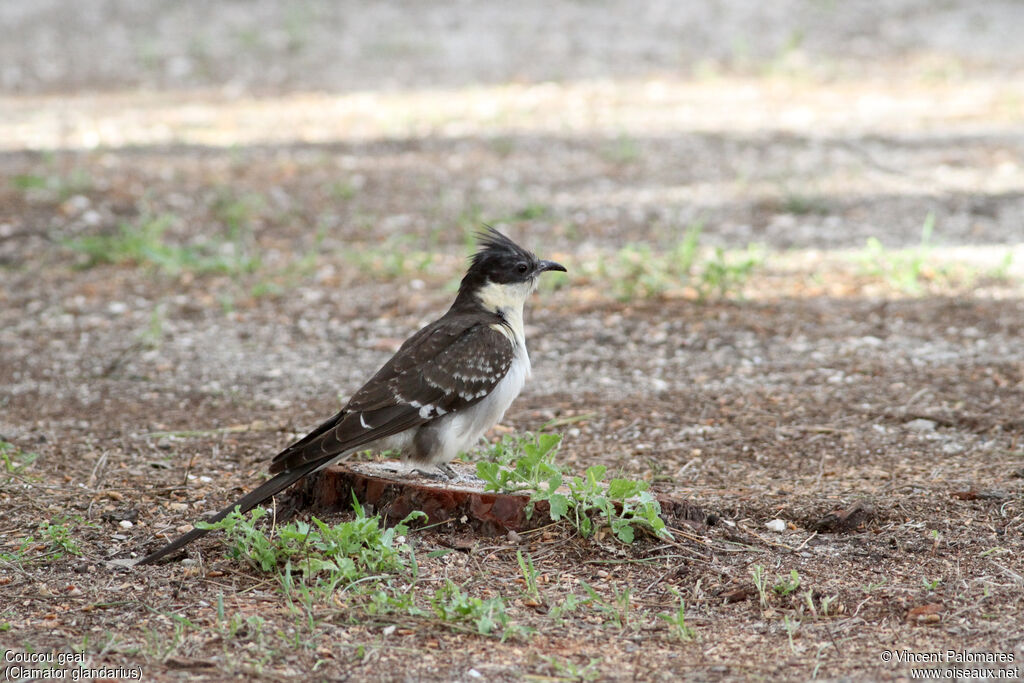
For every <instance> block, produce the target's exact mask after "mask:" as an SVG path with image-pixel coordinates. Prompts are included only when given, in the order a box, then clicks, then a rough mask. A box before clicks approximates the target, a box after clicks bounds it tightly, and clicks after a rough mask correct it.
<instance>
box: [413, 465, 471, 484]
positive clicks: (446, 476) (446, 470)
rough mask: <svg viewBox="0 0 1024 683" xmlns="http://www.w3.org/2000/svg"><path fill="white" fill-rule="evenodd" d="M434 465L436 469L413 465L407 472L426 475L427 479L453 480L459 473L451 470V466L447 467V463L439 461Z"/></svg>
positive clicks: (457, 477)
mask: <svg viewBox="0 0 1024 683" xmlns="http://www.w3.org/2000/svg"><path fill="white" fill-rule="evenodd" d="M434 467H436V468H437V469H436V470H425V469H420V468H419V467H416V466H413V467H412V468H411V469H409V471H408V472H409V474H418V475H420V476H421V477H426V478H427V479H434V480H436V481H453V480H455V479H459V473H458V472H456V471H455V470H453V469H452V468H451V467H449V466H448V463H441V464H439V465H435V466H434Z"/></svg>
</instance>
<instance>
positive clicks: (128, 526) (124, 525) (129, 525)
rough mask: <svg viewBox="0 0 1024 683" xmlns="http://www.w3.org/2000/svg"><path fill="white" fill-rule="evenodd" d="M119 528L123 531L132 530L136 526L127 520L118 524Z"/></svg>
mask: <svg viewBox="0 0 1024 683" xmlns="http://www.w3.org/2000/svg"><path fill="white" fill-rule="evenodd" d="M118 526H119V527H121V528H122V529H131V528H132V527H133V526H135V525H134V524H132V523H131V522H129V521H128V520H127V519H122V520H121V521H120V522H118Z"/></svg>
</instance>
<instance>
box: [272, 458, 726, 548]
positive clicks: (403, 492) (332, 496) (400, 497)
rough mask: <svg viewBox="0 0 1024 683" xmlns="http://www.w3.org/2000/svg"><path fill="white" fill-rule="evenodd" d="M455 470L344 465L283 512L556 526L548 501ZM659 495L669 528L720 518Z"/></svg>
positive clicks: (317, 477)
mask: <svg viewBox="0 0 1024 683" xmlns="http://www.w3.org/2000/svg"><path fill="white" fill-rule="evenodd" d="M451 466H452V468H453V469H454V470H455V471H456V472H457V473H458V474H459V478H458V479H456V480H453V481H441V480H436V479H431V478H427V477H423V476H420V475H417V474H404V473H402V471H401V470H402V468H403V465H402V464H401V463H398V462H394V461H383V462H347V463H341V464H338V465H334V466H332V467H328V468H325V469H323V470H321V471H320V472H317V473H316V474H314V475H312V476H309V477H306V478H305V480H303V481H302V482H301V483H300V484H298V485H297V486H296V487H293V488H292V489H291V490H290V491H289V492H288V494H286V496H285V498H284V499H283V500H282V501H280V502H281V507H282V512H283V514H284V515H285V516H290V515H291V514H294V513H295V512H297V511H299V510H305V511H309V512H312V513H313V514H316V515H325V514H330V513H338V512H347V511H349V510H351V509H352V501H353V500H357V501H359V503H360V504H361V505H363V507H364V508H366V509H367V512H368V513H374V514H379V515H381V516H382V517H384V518H385V520H386V521H387V523H388V524H395V523H397V522H400V521H401V520H402V519H404V518H405V517H406V516H407V515H408V514H409V513H411V512H415V511H417V510H419V511H422V512H423V513H425V514H426V515H427V521H426V522H425V524H443V523H445V522H451V521H456V522H459V523H461V524H465V525H467V526H468V527H469V528H470V529H472V530H473V531H474V532H476V533H478V534H480V535H484V536H497V535H502V534H506V533H508V532H509V531H517V532H519V531H529V530H531V529H536V528H539V527H542V526H545V525H547V524H550V523H551V518H550V517H549V508H548V504H547V502H545V501H537V502H536V503H534V504H533V506H532V509H531V505H530V496H529V494H528V493H496V492H493V491H484V489H483V486H484V482H483V481H482V480H480V479H477V478H476V475H475V468H474V467H473V466H472V465H467V464H463V463H452V465H451ZM656 497H657V498H658V501H659V503H660V504H661V511H662V517H663V518H664V520H665V523H666V524H668V525H669V526H676V527H678V526H679V525H680V524H686V525H688V526H691V527H697V528H699V527H703V526H705V525H709V524H714V522H715V520H716V517H715V515H708V514H707V513H705V512H704V511H703V510H701V509H700V508H699V507H698V506H696V505H694V504H692V503H690V502H689V501H687V500H683V499H679V498H674V497H672V496H667V495H657V494H656ZM417 526H418V525H417Z"/></svg>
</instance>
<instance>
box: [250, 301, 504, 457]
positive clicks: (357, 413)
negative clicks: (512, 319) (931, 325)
mask: <svg viewBox="0 0 1024 683" xmlns="http://www.w3.org/2000/svg"><path fill="white" fill-rule="evenodd" d="M500 324H501V318H499V317H497V316H482V315H480V314H464V315H452V316H445V317H444V318H441V319H440V320H438V321H436V322H434V323H432V324H431V325H428V326H427V327H425V328H423V329H422V330H420V331H419V332H417V333H416V334H415V335H413V336H412V337H411V338H410V339H409V340H408V341H406V343H405V344H403V345H402V348H400V349H399V350H398V352H397V353H396V354H395V355H394V357H392V358H391V360H390V361H388V362H387V363H386V364H385V365H384V367H382V368H381V369H380V370H379V371H378V372H377V374H375V375H374V376H373V378H372V379H370V381H369V382H367V383H366V384H365V385H363V387H362V388H361V389H359V391H357V392H356V393H355V395H354V396H353V397H352V400H350V401H349V403H348V405H346V406H345V407H344V408H343V409H342V410H341V411H340V412H339V413H338V414H337V415H334V416H333V417H332V418H331V419H329V420H327V421H326V422H324V423H323V424H321V425H320V426H318V427H317V428H316V429H314V430H313V431H312V432H310V433H309V434H308V435H307V436H305V437H303V438H302V439H300V440H299V441H297V442H295V443H294V444H292V445H291V446H289V447H288V448H286V449H284V450H283V451H281V452H280V453H278V454H277V455H276V456H275V457H274V459H273V461H272V462H271V465H270V472H271V473H278V472H285V471H288V470H291V469H294V468H297V467H301V466H303V465H304V464H306V463H308V462H310V461H313V460H320V461H322V460H324V459H325V458H329V457H330V456H334V455H337V454H339V453H343V452H345V451H348V450H351V449H353V448H358V447H359V446H362V445H364V444H368V443H371V442H373V441H376V440H377V439H381V438H384V437H386V436H391V435H392V434H397V433H399V432H403V431H405V430H407V429H411V428H413V427H417V426H419V425H422V424H425V423H427V422H429V421H431V420H434V419H437V418H439V417H442V416H443V415H445V414H447V413H449V412H451V411H453V410H459V409H462V408H465V407H468V406H470V405H472V404H474V403H476V402H477V401H480V400H481V399H483V398H484V397H485V396H486V395H487V394H488V393H490V391H491V390H492V389H493V388H494V387H495V386H496V385H497V384H498V382H500V381H501V379H502V378H503V377H504V376H505V374H506V373H507V372H508V369H509V367H510V366H511V365H512V359H513V358H514V355H515V349H514V347H513V344H512V342H511V340H510V339H509V337H508V336H506V335H505V334H503V333H502V332H500V331H498V329H495V327H493V326H494V325H500Z"/></svg>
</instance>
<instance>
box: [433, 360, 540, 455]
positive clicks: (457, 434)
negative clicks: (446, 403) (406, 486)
mask: <svg viewBox="0 0 1024 683" xmlns="http://www.w3.org/2000/svg"><path fill="white" fill-rule="evenodd" d="M529 376H530V355H529V354H528V353H527V351H526V344H519V345H517V346H516V355H515V358H513V359H512V365H511V366H509V369H508V373H506V374H505V377H504V378H502V380H501V381H500V382H498V384H497V385H496V386H495V387H494V391H492V392H491V393H490V394H488V395H487V396H486V397H484V398H483V399H481V400H480V402H479V403H475V404H474V405H472V406H470V407H469V408H466V409H465V410H461V411H459V412H458V413H454V414H452V415H447V416H445V417H444V418H442V419H443V420H444V421H445V422H444V424H443V425H441V429H440V431H439V433H438V437H439V439H438V440H439V442H440V446H441V447H440V448H439V449H438V451H437V452H436V453H435V454H434V459H433V460H432V461H431V462H432V464H439V463H447V462H450V461H451V460H452V458H454V457H455V456H457V455H458V454H459V453H461V452H465V451H468V450H471V449H472V448H473V447H474V446H476V444H477V442H479V441H480V439H481V437H483V435H484V433H485V432H486V431H487V430H488V429H490V428H491V427H493V426H494V425H496V424H498V422H499V421H500V420H501V418H502V417H504V415H505V411H506V410H508V407H509V406H510V405H512V401H514V400H515V399H516V396H518V395H519V392H520V391H522V389H523V385H525V384H526V380H527V379H528V378H529Z"/></svg>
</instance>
